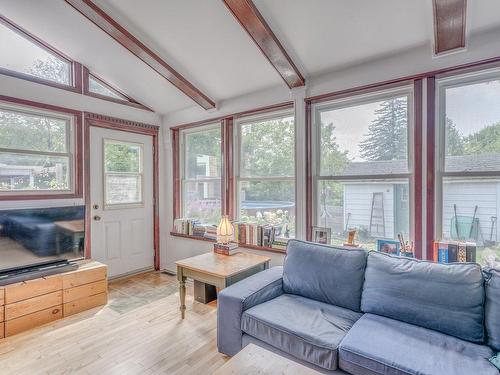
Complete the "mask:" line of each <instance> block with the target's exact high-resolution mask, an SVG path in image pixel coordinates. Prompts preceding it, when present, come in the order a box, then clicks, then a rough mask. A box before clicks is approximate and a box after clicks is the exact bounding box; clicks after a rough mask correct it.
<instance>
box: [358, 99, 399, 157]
mask: <svg viewBox="0 0 500 375" xmlns="http://www.w3.org/2000/svg"><path fill="white" fill-rule="evenodd" d="M375 115H376V116H377V118H376V119H375V120H373V121H372V123H371V124H370V126H369V127H368V134H367V135H366V138H365V139H364V140H363V141H361V142H360V144H359V149H360V153H361V156H362V157H363V158H365V159H366V160H372V161H381V160H402V159H405V158H406V157H407V129H408V99H407V98H406V97H399V98H393V99H389V100H385V101H384V102H382V104H381V105H380V107H379V108H377V109H376V110H375Z"/></svg>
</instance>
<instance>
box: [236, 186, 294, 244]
mask: <svg viewBox="0 0 500 375" xmlns="http://www.w3.org/2000/svg"><path fill="white" fill-rule="evenodd" d="M239 196H240V220H241V221H242V222H246V223H258V224H270V225H274V226H281V227H282V230H283V232H282V233H283V234H286V230H287V229H288V234H289V236H291V237H293V236H294V234H295V182H294V181H269V180H264V181H241V182H240V191H239Z"/></svg>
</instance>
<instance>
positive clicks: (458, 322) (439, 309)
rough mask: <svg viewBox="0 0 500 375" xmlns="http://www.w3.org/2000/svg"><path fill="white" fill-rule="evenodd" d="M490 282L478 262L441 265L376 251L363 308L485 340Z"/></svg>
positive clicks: (369, 267) (370, 263)
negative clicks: (486, 292)
mask: <svg viewBox="0 0 500 375" xmlns="http://www.w3.org/2000/svg"><path fill="white" fill-rule="evenodd" d="M483 305H484V278H483V274H482V272H481V267H480V266H479V265H478V264H476V263H450V264H438V263H433V262H427V261H420V260H416V259H411V258H403V257H398V256H392V255H388V254H383V253H377V252H373V251H372V252H370V254H369V255H368V262H367V266H366V272H365V283H364V286H363V295H362V297H361V310H362V311H363V312H366V313H372V314H378V315H382V316H386V317H389V318H393V319H397V320H400V321H403V322H407V323H411V324H415V325H417V326H421V327H425V328H430V329H434V330H436V331H440V332H443V333H446V334H448V335H451V336H455V337H458V338H461V339H464V340H468V341H472V342H484V339H485V334H484V325H483V323H484V307H483Z"/></svg>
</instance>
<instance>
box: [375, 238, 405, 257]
mask: <svg viewBox="0 0 500 375" xmlns="http://www.w3.org/2000/svg"><path fill="white" fill-rule="evenodd" d="M400 248H401V243H400V242H399V241H396V240H387V239H380V240H377V251H379V252H381V253H386V254H394V255H399V251H400Z"/></svg>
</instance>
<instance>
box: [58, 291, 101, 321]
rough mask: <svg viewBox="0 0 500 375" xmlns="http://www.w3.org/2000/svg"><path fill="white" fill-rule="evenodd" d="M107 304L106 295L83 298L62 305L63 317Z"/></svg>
mask: <svg viewBox="0 0 500 375" xmlns="http://www.w3.org/2000/svg"><path fill="white" fill-rule="evenodd" d="M107 302H108V293H100V294H96V295H95V296H90V297H85V298H82V299H78V300H76V301H73V302H68V303H65V304H64V316H70V315H74V314H77V313H79V312H82V311H85V310H90V309H92V308H94V307H97V306H101V305H105V304H106V303H107Z"/></svg>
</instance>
